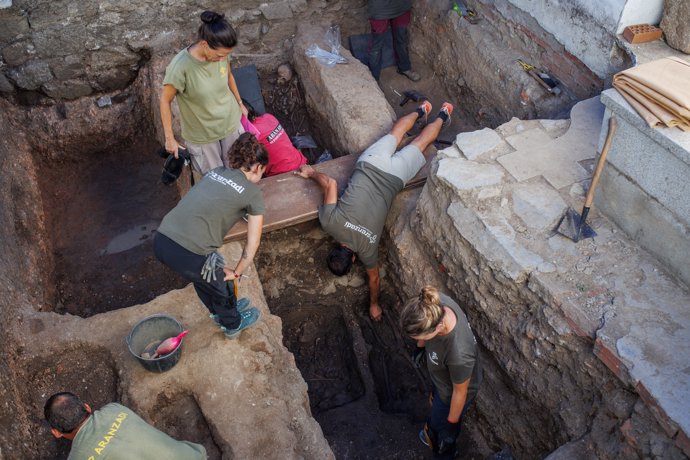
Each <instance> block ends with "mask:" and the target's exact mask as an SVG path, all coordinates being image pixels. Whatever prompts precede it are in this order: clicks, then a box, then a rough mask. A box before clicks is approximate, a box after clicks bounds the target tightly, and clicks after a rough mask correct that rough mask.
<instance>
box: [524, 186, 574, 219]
mask: <svg viewBox="0 0 690 460" xmlns="http://www.w3.org/2000/svg"><path fill="white" fill-rule="evenodd" d="M567 206H568V205H567V204H566V202H565V201H563V199H562V198H561V196H560V194H559V193H558V192H557V191H556V190H554V189H553V187H550V186H549V185H546V184H544V183H540V182H537V183H525V184H517V185H515V187H514V188H513V211H514V212H515V214H517V215H518V217H519V218H520V219H521V220H522V221H523V222H524V223H525V225H526V226H528V227H529V228H531V229H533V230H538V231H543V230H546V231H550V230H551V229H552V228H553V227H554V226H555V225H556V223H557V221H558V219H560V218H561V216H562V215H563V213H564V212H565V210H566V208H567Z"/></svg>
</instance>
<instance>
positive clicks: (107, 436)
mask: <svg viewBox="0 0 690 460" xmlns="http://www.w3.org/2000/svg"><path fill="white" fill-rule="evenodd" d="M43 412H44V415H45V417H46V420H47V421H48V423H49V424H50V432H51V433H52V434H53V436H55V437H56V438H65V439H69V440H70V441H72V450H71V451H70V453H69V457H68V460H73V459H92V458H99V459H103V460H131V459H135V458H136V459H138V460H147V459H150V460H158V459H163V458H164V459H166V460H201V459H205V458H206V449H205V448H204V446H202V445H201V444H194V443H191V442H187V441H177V440H175V439H173V438H171V437H170V436H168V435H167V434H165V433H163V432H162V431H159V430H157V429H156V428H154V427H152V426H151V425H149V424H148V423H146V422H145V421H144V420H143V419H142V418H141V417H139V416H138V415H137V414H135V413H134V412H133V411H132V410H131V409H129V408H127V407H125V406H123V405H121V404H117V403H110V404H106V405H105V406H103V407H102V408H101V409H99V410H95V411H94V410H91V407H90V406H89V405H88V404H86V403H84V402H82V401H81V400H80V399H79V398H78V397H77V396H76V395H74V394H72V393H69V392H63V393H56V394H54V395H53V396H51V397H50V398H49V399H48V401H47V402H46V404H45V407H44V409H43Z"/></svg>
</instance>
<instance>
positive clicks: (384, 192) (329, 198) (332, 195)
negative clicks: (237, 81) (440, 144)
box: [296, 101, 453, 321]
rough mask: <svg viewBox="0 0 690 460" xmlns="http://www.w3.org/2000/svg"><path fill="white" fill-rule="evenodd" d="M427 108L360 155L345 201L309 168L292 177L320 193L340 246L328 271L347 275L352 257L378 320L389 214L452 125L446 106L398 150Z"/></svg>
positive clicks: (322, 215) (326, 221)
mask: <svg viewBox="0 0 690 460" xmlns="http://www.w3.org/2000/svg"><path fill="white" fill-rule="evenodd" d="M430 111H431V103H430V102H429V101H424V102H423V103H422V104H421V105H420V106H419V107H418V108H417V110H416V111H415V112H412V113H409V114H407V115H405V116H403V117H401V118H400V119H398V120H397V121H396V122H395V124H394V125H393V128H391V130H390V132H389V133H388V134H387V135H385V136H383V137H382V138H381V139H379V140H378V141H376V142H375V143H374V144H372V145H371V146H370V147H369V148H367V149H366V150H365V151H364V153H362V155H360V157H359V159H358V160H357V163H356V165H355V169H354V171H353V173H352V176H351V177H350V181H349V182H348V184H347V188H346V189H345V191H344V192H343V195H342V196H341V197H340V199H338V185H337V183H336V181H335V180H334V179H333V178H331V177H329V176H328V175H326V174H323V173H320V172H317V171H315V170H314V169H313V168H312V167H311V166H309V165H303V166H301V167H300V169H299V171H298V172H296V174H299V175H300V176H301V177H304V178H311V179H313V180H314V181H316V183H318V184H319V185H320V186H321V188H322V190H323V192H324V197H323V205H322V206H320V207H319V222H320V223H321V227H323V229H324V230H325V231H326V232H327V233H329V234H330V235H331V236H332V237H333V238H335V239H336V241H338V243H339V245H338V246H337V247H336V248H334V249H333V250H331V252H330V253H329V254H328V259H327V263H328V268H329V269H330V270H331V272H332V273H333V274H334V275H336V276H343V275H345V274H347V272H349V271H350V267H351V266H352V262H354V259H355V254H356V255H357V257H359V258H360V259H361V260H362V263H364V266H365V267H366V269H367V276H368V278H369V315H370V316H371V318H372V319H373V320H375V321H378V320H380V319H381V314H382V310H381V307H380V306H379V269H378V264H377V260H378V247H379V240H380V236H381V232H382V231H383V226H384V224H385V223H386V216H388V210H389V209H390V207H391V205H392V204H393V199H394V198H395V196H396V195H397V194H398V192H399V191H400V190H402V189H403V187H404V186H405V184H406V183H407V182H408V181H409V180H410V179H412V178H413V177H414V176H415V175H416V174H417V173H418V172H419V170H420V169H422V166H424V164H425V163H426V158H425V157H424V154H423V153H422V152H424V150H425V149H426V148H427V147H428V146H429V144H431V143H432V142H433V141H435V140H436V138H437V137H438V134H439V133H440V132H441V128H443V127H444V126H447V125H449V124H450V115H451V113H452V112H453V106H452V105H451V104H449V103H448V102H445V103H444V104H443V106H442V107H441V110H440V111H439V114H438V118H436V119H435V120H434V121H433V122H431V123H429V124H427V125H426V126H425V127H424V129H423V130H422V131H421V132H420V133H419V135H418V136H417V137H415V138H414V139H413V140H412V142H410V144H409V145H407V146H405V147H403V148H402V149H401V150H400V151H397V152H396V149H397V148H398V146H399V145H400V143H401V142H402V140H403V137H404V136H405V133H407V132H408V131H409V130H410V129H412V127H413V126H414V125H415V123H416V122H417V121H418V120H420V119H421V120H422V121H424V122H426V120H427V117H428V116H429V112H430Z"/></svg>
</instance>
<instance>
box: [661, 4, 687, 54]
mask: <svg viewBox="0 0 690 460" xmlns="http://www.w3.org/2000/svg"><path fill="white" fill-rule="evenodd" d="M660 27H661V30H663V31H664V38H665V39H666V43H668V45H669V46H670V47H671V48H675V49H677V50H678V51H682V52H683V53H685V54H690V2H688V1H687V0H664V16H663V17H662V18H661V24H660Z"/></svg>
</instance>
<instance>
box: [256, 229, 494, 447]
mask: <svg viewBox="0 0 690 460" xmlns="http://www.w3.org/2000/svg"><path fill="white" fill-rule="evenodd" d="M334 244H335V242H334V240H333V239H332V238H331V237H329V236H328V235H327V234H325V233H324V232H323V231H322V230H321V229H320V227H319V226H318V223H307V224H301V225H299V226H295V227H291V228H288V229H284V230H279V231H275V232H272V233H270V234H268V235H264V237H263V239H262V249H261V251H260V253H259V255H258V257H257V260H256V267H257V271H258V273H259V277H260V278H261V280H262V283H263V286H264V293H265V295H266V299H267V303H268V306H269V308H270V310H271V312H272V313H273V314H275V315H278V316H280V317H281V319H282V323H283V337H284V339H283V340H284V344H285V346H286V347H287V348H288V349H289V350H290V351H291V352H292V353H293V355H294V356H295V361H296V364H297V366H298V368H299V369H300V371H301V373H302V377H303V378H304V380H305V381H306V383H307V386H308V394H309V401H310V406H311V410H312V414H313V416H314V418H316V420H317V421H318V422H319V424H320V425H321V428H322V430H323V433H324V436H325V437H326V439H327V440H328V442H329V444H330V446H331V449H332V450H333V452H334V454H335V456H336V458H400V459H413V458H420V455H422V453H423V452H424V451H423V450H422V449H421V448H423V446H421V444H420V441H419V439H418V433H419V430H420V429H421V427H422V426H423V425H424V422H425V420H426V417H427V416H428V411H429V406H428V390H429V388H430V379H429V376H428V374H427V372H426V370H425V369H417V368H415V367H414V366H413V365H412V362H411V360H410V358H409V356H410V355H411V353H412V351H413V348H414V343H413V342H412V341H411V340H408V339H405V338H404V337H403V336H402V335H401V333H400V330H399V326H398V317H397V314H396V311H397V310H398V309H399V307H400V304H401V302H403V301H404V300H405V299H401V298H400V297H399V296H398V295H397V294H396V290H395V286H394V284H393V281H392V278H391V277H389V276H386V275H385V274H384V276H383V277H382V284H381V298H380V300H381V304H382V305H384V308H385V314H384V318H383V320H382V321H381V322H380V323H374V322H373V321H372V320H371V319H370V318H369V316H368V305H369V288H368V285H367V281H366V276H367V275H366V271H365V270H364V268H363V267H362V266H361V264H356V265H355V266H354V267H353V270H352V271H351V273H349V274H348V275H346V276H343V277H334V276H333V275H332V274H331V273H330V272H329V271H328V268H327V267H326V263H325V260H326V254H327V253H328V251H329V250H330V249H331V247H332V246H333V245H334ZM380 262H381V265H382V266H383V267H386V266H387V265H388V264H387V262H386V261H385V260H381V261H380ZM475 425H476V423H475V414H474V411H472V410H471V411H470V412H469V416H468V417H467V419H466V421H465V425H464V428H463V435H462V438H461V440H460V443H459V445H460V446H461V447H460V457H459V458H463V459H473V458H477V459H479V458H485V457H486V456H487V455H488V454H490V453H491V451H490V450H487V449H486V447H484V446H485V441H484V439H483V437H482V436H481V434H479V433H478V432H477V430H476V426H475Z"/></svg>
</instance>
